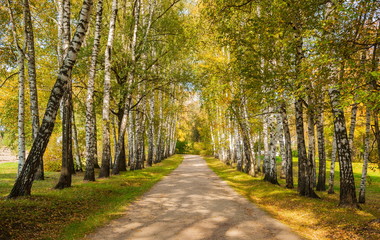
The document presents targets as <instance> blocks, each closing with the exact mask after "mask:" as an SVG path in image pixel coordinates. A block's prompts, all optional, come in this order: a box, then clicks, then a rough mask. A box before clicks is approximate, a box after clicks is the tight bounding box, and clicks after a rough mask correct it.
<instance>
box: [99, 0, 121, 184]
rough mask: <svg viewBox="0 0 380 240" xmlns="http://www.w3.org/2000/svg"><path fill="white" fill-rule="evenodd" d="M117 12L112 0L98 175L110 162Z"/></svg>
mask: <svg viewBox="0 0 380 240" xmlns="http://www.w3.org/2000/svg"><path fill="white" fill-rule="evenodd" d="M117 12H118V1H117V0H112V14H111V17H110V25H109V32H108V40H107V46H106V51H105V58H104V67H105V69H104V93H103V153H102V166H101V169H100V173H99V177H100V178H104V177H109V175H110V164H111V143H110V94H111V64H112V47H113V41H114V37H115V25H116V17H117Z"/></svg>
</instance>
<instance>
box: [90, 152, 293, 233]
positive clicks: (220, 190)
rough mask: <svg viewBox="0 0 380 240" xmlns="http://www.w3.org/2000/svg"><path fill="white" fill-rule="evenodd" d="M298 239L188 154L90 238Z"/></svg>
mask: <svg viewBox="0 0 380 240" xmlns="http://www.w3.org/2000/svg"><path fill="white" fill-rule="evenodd" d="M252 236H255V239H268V238H276V239H284V240H285V239H286V240H288V239H299V238H298V237H297V236H296V235H294V234H293V233H291V232H290V231H289V228H288V227H286V226H285V225H283V224H281V223H279V222H278V221H276V220H274V219H272V218H270V217H269V216H268V215H267V214H265V213H264V212H263V211H261V210H260V209H258V208H257V207H255V206H254V205H253V204H251V203H250V202H249V201H247V200H246V199H245V198H243V197H241V196H239V195H238V194H237V193H236V192H234V191H233V190H232V189H231V188H229V187H228V186H227V184H226V183H225V182H223V181H221V180H220V179H219V178H218V177H217V176H216V175H215V174H214V173H213V172H212V171H211V170H210V169H209V168H208V167H207V165H206V163H205V162H204V161H203V160H201V159H200V157H198V156H186V159H185V161H184V162H183V163H182V165H181V166H180V167H178V168H177V169H176V170H175V171H173V173H172V174H171V175H169V176H168V177H166V178H165V179H164V180H163V181H161V182H160V183H158V184H157V185H156V186H154V187H153V188H152V190H151V191H150V192H148V193H147V194H146V195H145V196H144V197H143V198H142V199H141V200H140V201H137V202H135V203H134V204H132V205H131V206H130V207H129V208H128V209H127V211H126V215H125V216H124V217H122V218H120V219H118V220H115V221H113V222H111V224H110V225H108V226H106V227H104V228H101V229H99V230H98V231H97V232H95V233H94V234H92V235H90V236H89V237H88V239H102V240H103V239H134V240H148V239H165V240H169V239H173V240H174V239H252Z"/></svg>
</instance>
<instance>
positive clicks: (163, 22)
mask: <svg viewBox="0 0 380 240" xmlns="http://www.w3.org/2000/svg"><path fill="white" fill-rule="evenodd" d="M0 2H1V5H2V6H4V7H2V8H1V12H0V14H1V15H0V27H1V29H3V30H0V59H1V63H0V64H1V65H0V73H1V74H0V91H1V93H2V94H1V96H0V111H1V117H0V127H5V129H6V131H5V138H6V139H7V141H8V142H9V144H12V143H17V144H18V159H19V168H18V171H19V172H18V177H17V180H16V183H15V185H14V187H13V189H12V192H11V193H10V195H9V197H10V198H16V197H18V196H23V195H30V194H31V187H32V183H33V181H34V180H43V178H44V166H51V165H54V163H56V162H57V161H58V159H56V158H57V157H56V156H59V161H60V162H61V164H59V169H60V170H61V177H60V180H59V182H58V183H57V185H56V186H55V188H57V189H62V188H65V187H69V186H71V175H72V174H75V171H85V176H84V180H87V181H95V178H96V176H95V171H94V169H95V168H100V171H99V172H100V173H99V176H98V177H100V178H105V177H109V176H110V174H119V172H120V171H126V170H127V169H129V170H137V169H141V168H143V167H145V166H151V165H152V164H154V163H157V162H160V161H161V160H162V159H164V158H165V157H168V156H169V155H172V154H174V152H175V150H176V145H177V139H178V137H180V138H181V137H183V133H182V132H181V133H178V131H179V130H180V129H185V128H186V127H188V126H189V125H186V124H183V120H180V118H181V117H183V116H184V114H185V115H186V114H187V113H186V111H184V109H185V107H184V105H186V104H188V103H186V98H187V96H188V95H190V96H194V95H193V94H194V92H196V93H197V94H198V95H199V96H200V102H201V108H202V110H203V112H202V113H199V114H198V116H197V113H191V117H192V118H190V117H189V114H188V115H187V118H184V119H187V121H194V122H195V123H196V124H199V125H201V126H202V128H201V129H195V130H194V128H193V129H192V131H193V139H196V140H197V141H198V140H199V141H204V142H206V144H205V148H209V149H207V150H208V151H209V152H212V153H213V154H214V156H215V157H217V158H219V159H220V160H222V161H223V162H225V163H227V164H233V165H235V166H236V167H237V169H238V170H240V171H243V172H245V173H248V174H251V175H254V176H256V175H260V174H262V176H263V178H264V180H265V181H268V182H271V183H273V184H278V178H279V177H281V178H284V179H286V187H287V188H295V187H297V189H298V192H299V194H300V195H302V196H306V197H312V198H318V197H319V196H318V191H328V192H329V193H334V184H335V185H336V184H337V183H334V173H335V172H334V169H335V164H339V168H340V183H339V184H340V205H341V206H350V207H358V206H359V205H358V202H360V203H364V202H365V186H366V170H367V167H368V163H369V162H376V163H379V164H380V161H379V154H380V127H379V119H378V118H379V111H380V94H379V92H380V81H379V76H380V74H379V71H378V63H379V50H378V48H379V43H380V36H379V33H380V3H379V2H378V1H376V0H304V1H301V0H262V1H253V0H236V1H230V0H198V1H196V0H194V1H191V0H124V1H118V0H108V1H106V0H97V1H93V0H84V1H83V2H82V1H78V0H54V1H38V0H36V1H31V2H29V0H22V1H21V0H20V1H11V0H0ZM189 92H190V93H189ZM197 94H195V95H197ZM191 98H194V97H190V99H191ZM187 99H188V98H187ZM187 101H188V100H187ZM203 118H204V119H203ZM16 119H17V121H16ZM203 120H205V121H203ZM181 121H182V122H181ZM16 122H17V124H15V123H16ZM179 123H181V124H179ZM187 124H188V123H187ZM54 126H55V127H54ZM184 126H185V127H184ZM188 130H189V129H188ZM181 131H182V130H181ZM200 138H203V139H200ZM49 140H50V141H49ZM208 142H209V144H208ZM26 149H27V150H29V149H30V151H28V155H27V157H26ZM59 151H61V152H62V153H61V154H58V153H57V152H59ZM44 154H45V155H44ZM277 155H279V157H280V159H281V164H282V165H281V172H277V167H276V166H277V165H276V160H277V157H278V156H277ZM82 157H84V160H83V161H82V159H81V158H82ZM293 157H298V168H297V169H298V173H294V172H293ZM327 160H331V161H330V162H331V164H330V165H328V164H327ZM353 161H362V162H363V174H362V181H361V185H360V189H359V191H358V190H357V189H355V183H354V176H353V171H352V162H353ZM83 163H84V164H83ZM82 165H83V166H82ZM296 176H297V179H298V181H297V182H295V179H296V178H295V177H296ZM357 192H359V194H358V196H357Z"/></svg>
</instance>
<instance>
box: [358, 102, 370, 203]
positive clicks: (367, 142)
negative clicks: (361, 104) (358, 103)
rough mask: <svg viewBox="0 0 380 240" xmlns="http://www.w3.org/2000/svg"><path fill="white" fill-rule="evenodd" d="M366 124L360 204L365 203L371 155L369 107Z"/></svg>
mask: <svg viewBox="0 0 380 240" xmlns="http://www.w3.org/2000/svg"><path fill="white" fill-rule="evenodd" d="M366 111H367V112H366V123H365V140H364V159H363V168H362V177H361V180H360V189H359V203H365V190H366V180H367V169H368V161H369V153H370V150H371V149H370V139H369V138H370V134H371V112H370V109H369V108H368V107H367V110H366Z"/></svg>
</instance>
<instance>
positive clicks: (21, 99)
mask: <svg viewBox="0 0 380 240" xmlns="http://www.w3.org/2000/svg"><path fill="white" fill-rule="evenodd" d="M7 4H8V6H7V7H8V11H9V17H10V19H11V28H12V34H13V42H14V46H15V48H16V49H17V65H18V117H17V130H18V170H17V175H18V176H19V175H20V173H21V170H22V168H23V166H24V163H25V130H24V126H25V70H24V61H25V57H24V51H23V50H22V49H21V47H20V45H19V43H18V36H17V30H16V25H15V20H14V17H13V11H12V7H11V2H10V0H8V1H7Z"/></svg>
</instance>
